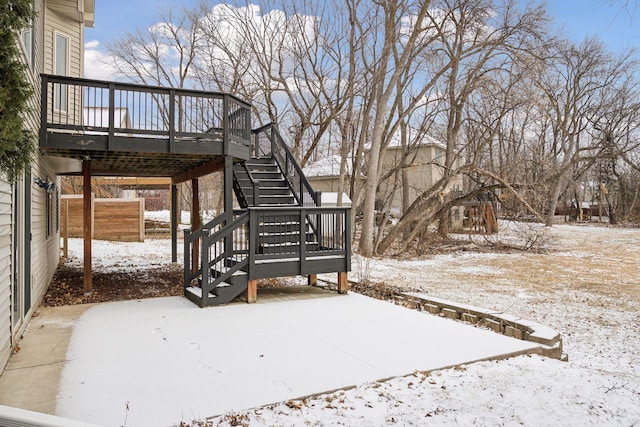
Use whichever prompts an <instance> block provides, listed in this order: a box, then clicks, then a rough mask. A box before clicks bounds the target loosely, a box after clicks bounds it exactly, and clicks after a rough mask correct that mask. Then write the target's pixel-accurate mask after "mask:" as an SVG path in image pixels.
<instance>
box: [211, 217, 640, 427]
mask: <svg viewBox="0 0 640 427" xmlns="http://www.w3.org/2000/svg"><path fill="white" fill-rule="evenodd" d="M502 230H503V231H501V234H502V235H501V236H500V237H499V238H501V239H505V240H507V239H509V238H510V237H511V235H513V234H514V233H513V229H512V227H510V226H509V224H505V226H503V227H502ZM547 232H548V235H547V236H546V238H547V239H548V240H549V241H550V250H549V252H548V253H545V254H536V253H521V252H516V253H491V252H489V253H477V252H459V253H455V254H450V255H442V256H435V257H432V258H425V259H420V260H411V261H399V260H397V259H375V260H371V261H365V260H362V259H360V258H358V257H355V258H354V262H353V269H354V272H353V273H352V275H351V277H352V278H353V279H355V280H357V279H359V278H366V279H369V280H371V281H374V282H375V281H380V282H385V283H388V284H392V285H396V286H400V287H405V288H413V289H416V290H420V291H421V292H423V293H424V294H426V295H429V296H433V297H439V298H444V299H448V300H451V301H456V302H461V303H467V304H472V305H475V306H480V307H485V308H490V309H495V310H499V311H504V312H505V313H509V314H514V315H518V316H521V317H523V318H525V319H529V320H533V321H537V322H539V323H542V324H545V325H547V326H549V327H551V328H554V329H556V330H557V331H559V332H560V333H561V334H562V337H563V340H564V349H565V352H566V353H567V355H568V357H569V361H568V362H561V361H558V360H553V359H546V358H542V357H537V356H534V357H518V358H514V359H510V360H503V361H497V362H481V363H476V364H473V365H470V366H466V367H463V368H460V369H449V370H444V371H438V372H434V373H432V374H430V375H423V374H415V375H412V376H409V377H404V378H394V379H392V380H389V381H386V382H383V383H373V384H363V385H361V386H359V387H357V388H355V389H352V390H348V391H339V392H336V393H333V394H330V395H323V396H319V397H317V398H314V399H308V400H306V401H304V402H298V403H296V404H295V405H294V404H291V403H289V404H288V405H287V404H286V403H282V404H279V405H274V406H269V407H265V408H258V409H255V410H252V411H248V412H246V413H242V414H234V415H233V416H228V417H226V418H225V417H219V418H215V419H212V420H211V421H212V423H213V424H214V425H217V424H218V423H222V424H223V425H232V424H231V423H232V422H236V421H243V422H250V425H252V426H253V425H301V424H306V425H387V424H398V425H424V424H430V425H440V424H453V425H535V426H558V425H563V426H584V425H619V426H630V425H638V424H640V340H639V339H638V336H639V335H640V230H638V229H621V228H608V227H599V226H580V225H557V226H555V227H553V228H551V229H549V230H548V231H547ZM515 234H517V233H515ZM515 237H517V236H515ZM417 338H419V337H417ZM298 407H299V408H298Z"/></svg>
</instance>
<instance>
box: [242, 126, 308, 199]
mask: <svg viewBox="0 0 640 427" xmlns="http://www.w3.org/2000/svg"><path fill="white" fill-rule="evenodd" d="M252 132H253V146H252V147H251V150H252V152H253V154H254V155H255V156H256V157H270V156H272V157H273V158H274V159H275V160H276V162H277V163H278V165H279V166H280V170H282V172H283V175H284V176H285V177H286V179H287V181H288V182H289V187H290V188H291V191H292V192H293V195H294V196H295V198H296V200H297V201H298V204H299V205H300V206H320V195H319V193H317V192H316V191H314V190H313V188H312V187H311V184H310V183H309V181H308V180H307V178H306V176H305V175H304V173H302V168H301V167H300V165H299V164H298V162H297V161H296V160H295V157H294V156H293V153H291V150H289V147H287V144H286V143H285V142H284V139H282V136H281V135H280V133H279V132H278V129H277V127H276V126H275V125H274V124H273V123H270V124H268V125H265V126H262V127H260V128H258V129H255V130H253V131H252Z"/></svg>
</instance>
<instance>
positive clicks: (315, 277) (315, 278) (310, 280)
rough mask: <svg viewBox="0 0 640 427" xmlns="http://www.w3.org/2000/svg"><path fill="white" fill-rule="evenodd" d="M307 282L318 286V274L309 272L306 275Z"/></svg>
mask: <svg viewBox="0 0 640 427" xmlns="http://www.w3.org/2000/svg"><path fill="white" fill-rule="evenodd" d="M307 283H308V284H309V286H318V275H317V274H310V275H308V276H307Z"/></svg>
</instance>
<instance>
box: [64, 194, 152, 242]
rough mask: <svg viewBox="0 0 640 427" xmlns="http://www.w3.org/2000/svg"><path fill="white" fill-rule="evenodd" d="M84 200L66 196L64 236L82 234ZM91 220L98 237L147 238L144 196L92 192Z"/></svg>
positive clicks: (124, 240) (94, 234)
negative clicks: (105, 196)
mask: <svg viewBox="0 0 640 427" xmlns="http://www.w3.org/2000/svg"><path fill="white" fill-rule="evenodd" d="M82 202H83V201H82V196H75V195H63V196H62V206H61V215H60V216H61V219H62V221H61V222H62V230H61V231H62V236H65V235H67V236H68V237H82V230H83V223H82V221H83V203H82ZM91 221H92V222H93V227H92V229H93V236H92V237H93V238H94V239H99V240H114V241H120V242H144V199H96V198H94V197H93V195H92V197H91ZM67 229H68V234H65V233H66V232H67Z"/></svg>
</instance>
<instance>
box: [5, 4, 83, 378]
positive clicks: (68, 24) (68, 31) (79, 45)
mask: <svg viewBox="0 0 640 427" xmlns="http://www.w3.org/2000/svg"><path fill="white" fill-rule="evenodd" d="M49 3H51V4H52V5H53V6H55V7H60V6H63V7H66V8H67V9H68V10H73V8H74V7H75V9H76V10H77V7H78V2H77V1H76V0H55V1H52V2H47V4H49ZM44 5H45V1H44V0H36V1H35V2H34V9H35V12H36V13H35V18H34V21H33V25H32V31H33V33H32V40H33V44H32V47H33V54H32V55H31V56H29V55H27V50H26V49H24V48H23V53H24V55H23V60H24V61H25V63H26V64H28V70H27V78H28V79H29V81H30V82H31V84H32V85H33V88H34V90H35V93H34V96H33V97H32V99H31V101H30V105H29V107H30V109H31V112H30V113H29V114H25V116H24V123H25V128H26V129H30V130H32V131H33V132H34V135H35V137H36V138H37V136H38V133H39V127H40V86H41V83H40V73H43V72H44V73H52V72H53V70H54V69H53V55H54V52H53V45H54V42H53V40H54V37H55V32H56V31H59V32H60V33H63V34H65V35H66V36H68V37H69V42H70V43H69V57H70V60H69V67H68V70H69V72H68V75H70V76H77V77H80V76H81V75H82V69H83V65H82V58H83V44H84V40H83V24H82V19H81V16H80V15H79V14H77V13H76V16H75V18H71V17H70V16H71V15H69V14H67V15H66V16H65V15H64V14H60V13H58V12H57V11H54V10H51V9H49V8H48V7H47V8H45V6H44ZM53 6H52V7H53ZM35 178H41V179H43V180H47V181H53V182H55V183H56V191H55V193H54V194H52V195H49V194H47V193H46V191H45V190H44V189H42V188H40V187H39V186H37V185H35V184H34V179H35ZM58 184H59V180H58V178H57V177H56V171H55V170H54V169H53V167H52V166H51V165H50V164H49V163H48V161H47V159H46V158H44V157H42V156H38V157H37V158H36V159H35V160H34V162H33V163H32V165H31V167H30V168H29V170H28V171H27V173H26V174H25V175H24V176H23V177H22V178H20V179H19V180H18V183H17V185H15V186H14V185H11V184H9V183H8V182H6V180H4V179H3V178H2V177H0V372H1V371H2V370H4V367H5V365H6V363H7V361H8V359H9V356H10V354H11V351H12V349H13V347H14V346H15V345H16V344H17V340H18V339H19V337H20V335H21V334H22V331H23V330H24V328H25V327H26V325H27V324H28V321H29V319H30V318H31V316H32V314H33V311H34V309H35V307H37V306H38V305H39V304H40V301H41V300H42V298H43V296H44V293H45V292H46V289H47V287H48V285H49V283H50V282H51V278H52V277H53V274H54V272H55V270H56V268H57V265H58V261H59V258H60V253H59V252H60V248H59V246H60V234H59V224H60V222H59V211H58V210H57V208H58V207H59V191H58V188H59V185H58ZM16 190H17V193H16ZM29 208H30V209H29ZM16 211H17V212H18V216H19V217H17V218H14V212H16ZM16 220H18V221H19V222H18V224H21V225H20V226H19V227H18V228H17V232H18V234H16V236H14V231H15V230H16V226H15V224H16ZM14 241H15V242H16V245H14ZM29 253H30V256H27V255H28V254H29ZM14 271H16V272H17V274H16V275H15V277H14V274H13V272H14ZM15 281H17V282H18V283H19V285H20V289H21V294H22V295H21V297H22V298H23V299H22V303H21V305H20V306H18V307H19V308H20V309H21V310H20V311H21V312H20V313H19V315H18V316H16V317H15V318H13V317H12V316H14V312H15V311H16V310H14V307H13V304H12V303H13V298H14V289H13V284H14V282H15ZM27 294H28V296H29V297H28V298H27V299H26V301H27V303H25V299H24V296H25V295H27ZM14 325H15V326H14Z"/></svg>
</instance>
